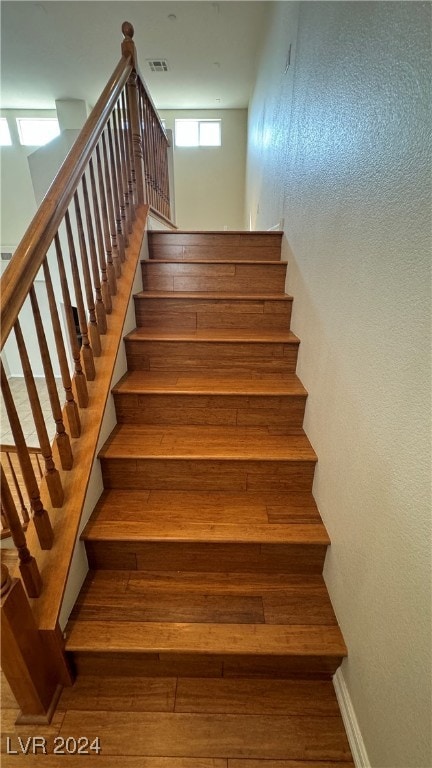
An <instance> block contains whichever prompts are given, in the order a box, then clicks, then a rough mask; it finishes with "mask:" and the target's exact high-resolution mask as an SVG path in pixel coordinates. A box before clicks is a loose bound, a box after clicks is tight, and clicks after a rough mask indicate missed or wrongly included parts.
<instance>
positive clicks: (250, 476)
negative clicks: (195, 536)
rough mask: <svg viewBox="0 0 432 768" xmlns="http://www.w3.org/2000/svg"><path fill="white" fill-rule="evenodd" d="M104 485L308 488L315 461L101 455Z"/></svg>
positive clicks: (193, 488) (194, 488)
mask: <svg viewBox="0 0 432 768" xmlns="http://www.w3.org/2000/svg"><path fill="white" fill-rule="evenodd" d="M101 467H102V476H103V481H104V487H105V488H123V489H124V490H133V489H137V490H139V489H147V488H148V489H150V490H152V489H160V490H183V491H200V490H206V491H248V490H249V491H261V490H278V491H292V492H298V491H300V492H301V491H310V490H311V488H312V482H313V475H314V470H315V462H314V461H244V460H235V459H228V460H220V461H218V460H205V459H170V458H169V459H165V458H160V459H158V458H152V459H146V458H140V459H128V458H107V457H101Z"/></svg>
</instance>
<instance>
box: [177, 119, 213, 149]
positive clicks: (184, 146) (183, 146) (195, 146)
mask: <svg viewBox="0 0 432 768" xmlns="http://www.w3.org/2000/svg"><path fill="white" fill-rule="evenodd" d="M177 123H196V126H197V135H198V143H197V144H179V143H178V142H177ZM203 123H213V124H214V123H216V124H217V125H218V126H219V143H218V144H203V143H201V141H200V139H201V131H200V126H201V125H202V124H203ZM174 136H175V139H174V141H175V146H176V147H179V148H180V149H201V148H203V149H209V148H213V149H216V148H218V147H221V146H222V119H221V118H220V117H179V118H177V117H176V118H175V121H174Z"/></svg>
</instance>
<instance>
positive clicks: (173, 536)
mask: <svg viewBox="0 0 432 768" xmlns="http://www.w3.org/2000/svg"><path fill="white" fill-rule="evenodd" d="M83 538H84V539H85V540H86V541H127V542H129V543H131V542H150V541H161V542H167V541H175V542H179V543H180V542H195V541H198V542H204V543H207V542H208V543H218V542H223V543H225V542H226V543H231V544H236V543H237V544H243V543H253V544H322V545H327V544H330V540H329V538H328V535H327V533H326V531H325V528H324V526H323V525H322V524H316V525H314V524H313V523H310V524H307V525H303V524H301V523H298V524H294V525H284V524H279V525H269V524H265V523H264V524H262V523H255V524H251V523H243V524H241V523H207V524H206V523H203V522H197V523H190V522H188V521H186V522H179V521H176V522H172V521H170V522H166V523H165V524H164V523H161V522H159V521H158V520H151V521H149V522H147V523H145V522H144V523H143V522H141V521H139V522H135V521H127V522H125V521H123V520H121V519H118V520H115V521H107V522H102V521H100V522H97V523H95V524H90V525H89V526H87V528H86V531H85V532H84V534H83Z"/></svg>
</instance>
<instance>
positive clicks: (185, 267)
mask: <svg viewBox="0 0 432 768" xmlns="http://www.w3.org/2000/svg"><path fill="white" fill-rule="evenodd" d="M142 273H143V288H144V290H145V291H147V290H149V291H188V292H191V291H199V292H206V291H212V292H213V291H227V292H234V293H242V294H245V295H247V294H249V293H256V286H257V285H258V284H259V286H260V293H261V295H265V294H273V293H277V292H279V293H283V292H284V288H285V276H286V263H283V262H281V261H273V262H272V261H262V262H260V261H239V262H234V261H222V260H219V261H210V260H208V261H192V260H189V261H168V260H163V259H160V260H156V259H151V260H150V261H144V262H142Z"/></svg>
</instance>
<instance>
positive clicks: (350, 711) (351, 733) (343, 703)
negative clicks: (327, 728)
mask: <svg viewBox="0 0 432 768" xmlns="http://www.w3.org/2000/svg"><path fill="white" fill-rule="evenodd" d="M333 685H334V689H335V693H336V698H337V700H338V703H339V707H340V711H341V715H342V720H343V723H344V726H345V730H346V735H347V738H348V741H349V745H350V748H351V752H352V756H353V760H354V765H355V766H356V768H371V764H370V761H369V757H368V754H367V752H366V747H365V743H364V741H363V736H362V734H361V731H360V727H359V724H358V721H357V717H356V714H355V711H354V707H353V705H352V701H351V697H350V695H349V692H348V688H347V685H346V682H345V679H344V676H343V673H342V670H341V667H339V669H337V670H336V672H335V674H334V676H333Z"/></svg>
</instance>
